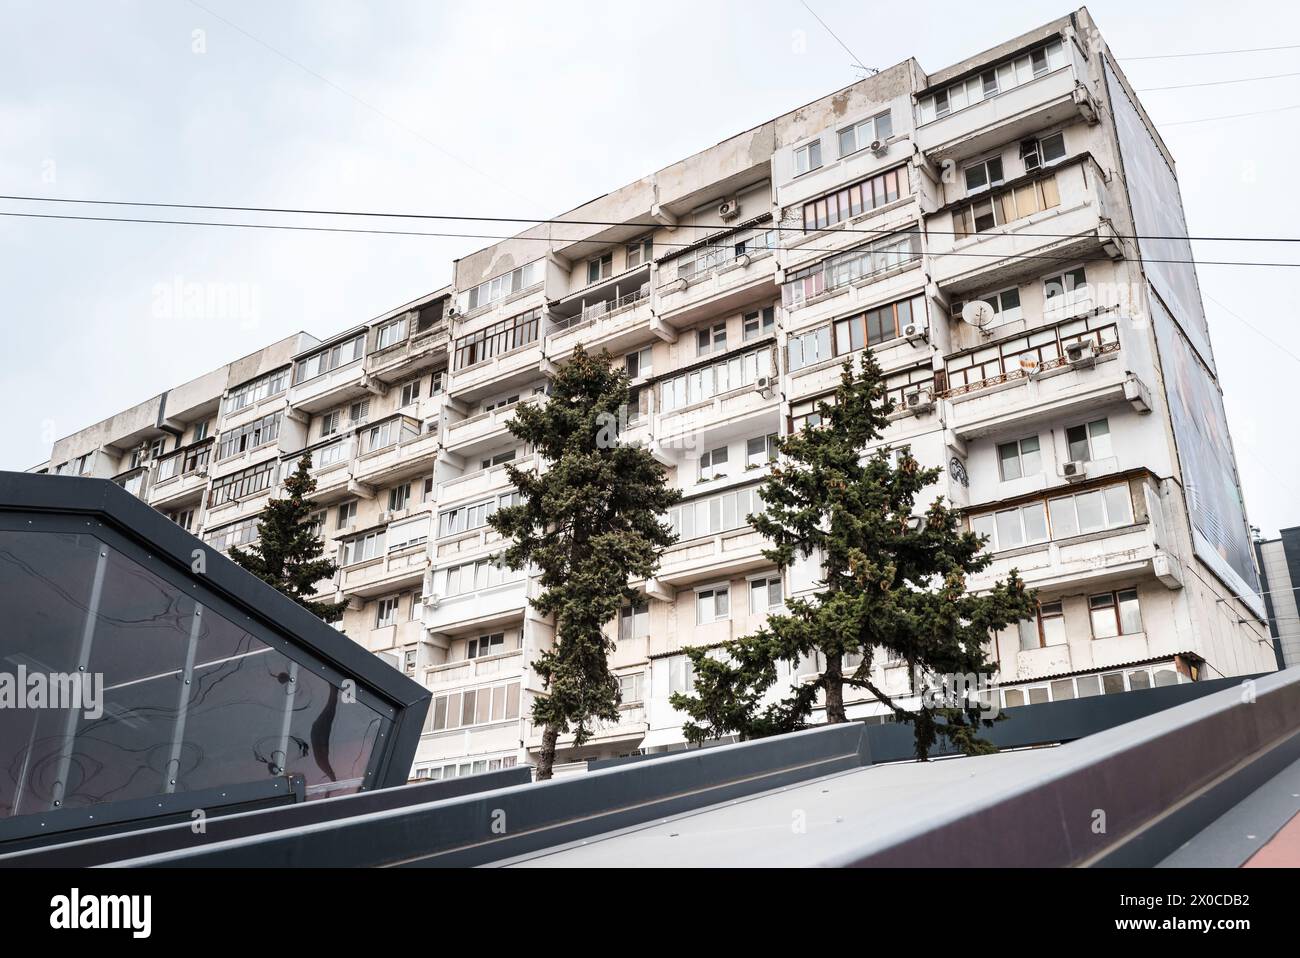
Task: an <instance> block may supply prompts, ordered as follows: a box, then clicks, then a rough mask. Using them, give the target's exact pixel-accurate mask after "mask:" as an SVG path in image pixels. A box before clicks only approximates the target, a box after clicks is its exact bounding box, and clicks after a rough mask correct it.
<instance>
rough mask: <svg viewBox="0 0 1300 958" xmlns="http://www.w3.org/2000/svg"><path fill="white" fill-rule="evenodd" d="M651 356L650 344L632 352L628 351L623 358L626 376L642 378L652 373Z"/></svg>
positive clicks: (652, 353)
mask: <svg viewBox="0 0 1300 958" xmlns="http://www.w3.org/2000/svg"><path fill="white" fill-rule="evenodd" d="M653 356H654V350H653V349H652V348H651V347H650V346H646V347H645V348H644V349H638V350H637V351H636V352H634V353H628V354H627V356H626V357H624V360H623V361H624V364H625V366H626V367H627V378H628V379H644V378H646V377H647V376H650V375H652V374H653V373H654V365H653V362H652V357H653Z"/></svg>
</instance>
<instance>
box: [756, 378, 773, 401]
mask: <svg viewBox="0 0 1300 958" xmlns="http://www.w3.org/2000/svg"><path fill="white" fill-rule="evenodd" d="M754 392H756V393H762V394H763V395H764V396H771V395H772V377H771V376H759V377H758V378H757V379H755V380H754Z"/></svg>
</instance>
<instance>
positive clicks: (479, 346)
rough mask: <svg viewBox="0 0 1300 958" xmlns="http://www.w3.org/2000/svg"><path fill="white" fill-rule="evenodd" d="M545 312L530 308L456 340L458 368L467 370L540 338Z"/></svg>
mask: <svg viewBox="0 0 1300 958" xmlns="http://www.w3.org/2000/svg"><path fill="white" fill-rule="evenodd" d="M541 319H542V311H541V310H540V309H533V310H529V311H528V312H526V313H523V314H522V315H520V316H514V317H512V318H510V319H503V320H501V322H499V323H493V324H492V325H491V326H488V327H486V328H484V329H480V330H479V331H478V332H476V333H470V334H469V335H468V336H462V337H460V338H459V339H457V340H456V360H455V361H456V368H457V369H464V368H465V367H467V366H473V365H475V364H476V363H481V362H486V361H487V360H489V359H492V358H493V357H494V356H500V355H503V354H504V353H508V352H512V351H513V350H516V349H520V348H521V347H523V346H527V345H528V344H530V343H534V342H536V341H537V333H538V330H539V329H540V327H541Z"/></svg>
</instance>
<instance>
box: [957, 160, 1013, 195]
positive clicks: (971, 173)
mask: <svg viewBox="0 0 1300 958" xmlns="http://www.w3.org/2000/svg"><path fill="white" fill-rule="evenodd" d="M965 175H966V192H967V193H980V192H983V191H984V190H987V189H990V188H992V187H994V186H1001V185H1002V184H1003V182H1004V177H1003V176H1002V157H1000V156H994V157H990V158H989V159H987V160H981V161H980V162H978V163H975V164H972V165H971V166H968V167H966V170H965Z"/></svg>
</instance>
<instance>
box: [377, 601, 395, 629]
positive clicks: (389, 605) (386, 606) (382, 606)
mask: <svg viewBox="0 0 1300 958" xmlns="http://www.w3.org/2000/svg"><path fill="white" fill-rule="evenodd" d="M398 601H399V597H398V596H395V595H394V596H389V597H388V598H386V599H380V600H379V605H378V606H377V607H376V609H375V628H376V629H383V628H387V627H388V626H390V625H396V624H397V603H398Z"/></svg>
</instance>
